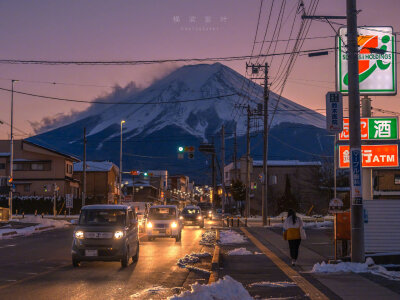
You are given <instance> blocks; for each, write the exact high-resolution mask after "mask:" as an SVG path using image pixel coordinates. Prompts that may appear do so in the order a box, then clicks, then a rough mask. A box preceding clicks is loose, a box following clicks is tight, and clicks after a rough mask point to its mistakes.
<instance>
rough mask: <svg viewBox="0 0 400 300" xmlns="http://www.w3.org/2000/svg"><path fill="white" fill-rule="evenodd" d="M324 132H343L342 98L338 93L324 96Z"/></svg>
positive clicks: (329, 93)
mask: <svg viewBox="0 0 400 300" xmlns="http://www.w3.org/2000/svg"><path fill="white" fill-rule="evenodd" d="M326 130H328V131H329V132H332V133H339V132H341V131H342V130H343V96H342V94H341V93H338V92H328V93H327V94H326Z"/></svg>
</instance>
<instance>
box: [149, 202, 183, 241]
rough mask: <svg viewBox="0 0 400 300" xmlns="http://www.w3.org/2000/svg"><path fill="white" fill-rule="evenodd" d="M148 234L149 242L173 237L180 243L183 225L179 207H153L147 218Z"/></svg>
mask: <svg viewBox="0 0 400 300" xmlns="http://www.w3.org/2000/svg"><path fill="white" fill-rule="evenodd" d="M146 233H147V238H148V240H149V241H152V240H154V239H155V238H156V237H172V238H175V239H176V241H177V242H179V241H180V240H181V236H182V224H181V222H180V220H179V210H178V208H177V206H176V205H154V206H151V207H150V209H149V213H148V216H147V223H146Z"/></svg>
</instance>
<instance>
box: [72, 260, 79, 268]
mask: <svg viewBox="0 0 400 300" xmlns="http://www.w3.org/2000/svg"><path fill="white" fill-rule="evenodd" d="M80 263H81V262H80V261H79V260H76V259H72V266H73V267H74V268H77V267H79V265H80Z"/></svg>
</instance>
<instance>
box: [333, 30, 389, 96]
mask: <svg viewBox="0 0 400 300" xmlns="http://www.w3.org/2000/svg"><path fill="white" fill-rule="evenodd" d="M357 32H358V37H357V44H358V73H359V82H360V94H364V95H395V94H396V93H397V80H396V75H397V74H396V35H394V34H393V28H392V27H366V26H363V27H358V29H357ZM348 57H349V54H348V49H347V27H342V28H340V29H339V36H338V38H337V51H336V85H337V87H336V88H337V91H339V92H341V93H344V94H347V93H348V89H349V87H348V84H349V77H348Z"/></svg>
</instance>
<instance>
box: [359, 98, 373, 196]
mask: <svg viewBox="0 0 400 300" xmlns="http://www.w3.org/2000/svg"><path fill="white" fill-rule="evenodd" d="M361 107H362V108H361V111H362V116H363V117H364V118H369V117H371V98H369V97H368V96H364V97H363V98H362V99H361ZM362 178H363V185H362V187H363V189H362V197H363V199H364V200H373V198H374V193H373V182H372V168H363V169H362Z"/></svg>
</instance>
